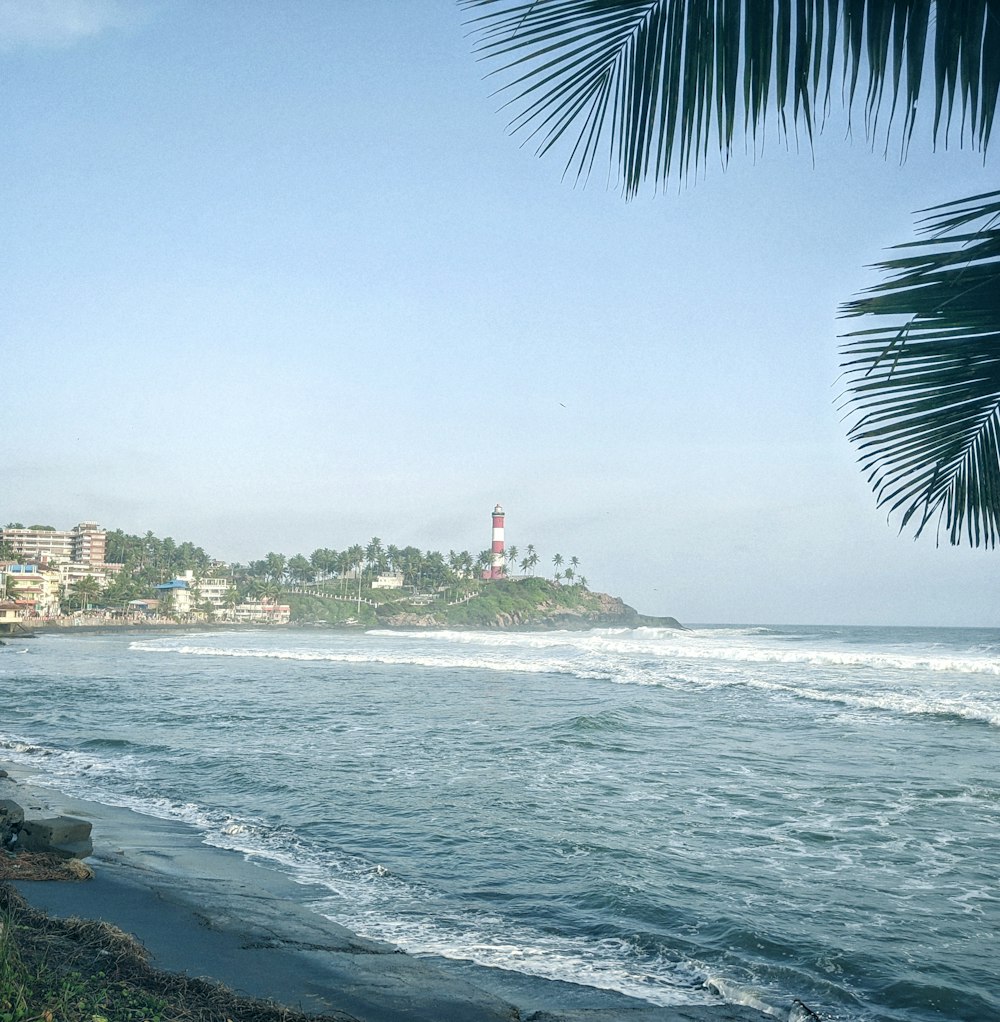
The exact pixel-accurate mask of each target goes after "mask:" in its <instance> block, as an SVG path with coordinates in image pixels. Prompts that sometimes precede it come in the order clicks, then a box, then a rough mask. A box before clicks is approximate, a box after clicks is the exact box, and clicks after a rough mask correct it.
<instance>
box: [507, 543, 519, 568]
mask: <svg viewBox="0 0 1000 1022" xmlns="http://www.w3.org/2000/svg"><path fill="white" fill-rule="evenodd" d="M518 553H519V551H518V549H517V547H516V546H514V545H513V544H511V545H510V546H509V547H507V552H506V557H507V565H508V569H509V567H510V566H511V565H513V566H514V567H515V568H516V567H517V555H518Z"/></svg>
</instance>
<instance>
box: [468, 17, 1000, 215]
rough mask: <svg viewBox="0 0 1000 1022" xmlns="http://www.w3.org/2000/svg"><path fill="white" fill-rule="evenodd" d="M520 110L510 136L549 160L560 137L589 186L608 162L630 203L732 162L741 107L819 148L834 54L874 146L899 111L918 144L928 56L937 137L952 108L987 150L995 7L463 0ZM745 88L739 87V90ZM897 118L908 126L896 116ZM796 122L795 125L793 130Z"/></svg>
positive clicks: (999, 60) (994, 73)
mask: <svg viewBox="0 0 1000 1022" xmlns="http://www.w3.org/2000/svg"><path fill="white" fill-rule="evenodd" d="M459 3H460V4H461V6H462V7H464V8H466V9H468V10H470V11H474V12H475V15H476V16H475V17H473V18H472V20H471V21H470V22H469V24H470V26H471V30H472V34H473V36H474V37H475V38H476V40H477V48H478V51H479V53H480V54H481V56H482V57H483V58H484V59H485V60H488V61H489V62H490V63H491V64H492V65H494V70H493V71H492V72H491V74H493V75H496V76H498V77H499V78H500V79H501V81H502V84H501V86H500V89H499V91H500V93H501V94H502V95H504V96H505V97H506V104H505V105H506V106H507V107H509V108H510V110H511V112H512V113H511V120H510V122H509V127H510V129H511V130H512V131H513V132H514V133H515V134H521V135H523V136H525V138H526V139H527V140H531V141H532V142H533V143H534V144H535V145H536V147H537V150H538V152H539V153H545V152H548V151H549V150H551V149H553V148H554V147H556V146H558V145H560V144H565V145H566V146H567V147H568V155H567V163H566V167H567V171H568V172H573V173H575V175H576V177H577V179H581V178H585V177H586V176H587V175H588V174H589V173H590V172H591V170H592V168H593V166H594V164H595V162H596V161H597V159H598V157H599V156H601V154H604V155H605V156H606V158H607V159H608V160H609V166H610V167H611V168H612V172H613V173H617V175H618V177H619V180H620V183H621V187H622V189H623V191H624V193H625V195H626V196H627V197H631V196H634V195H635V194H636V192H637V191H638V189H639V186H640V184H641V183H642V182H643V181H644V180H645V179H647V178H651V179H652V181H653V183H654V184H662V183H663V182H665V181H666V180H667V179H668V178H669V177H670V176H671V175H672V174H674V173H676V174H678V175H679V176H681V177H683V176H685V175H687V174H688V173H690V171H691V170H692V169H694V168H697V167H698V166H699V165H701V164H703V163H704V162H705V159H706V158H707V153H708V148H709V145H710V143H711V142H712V140H713V139H715V141H716V142H717V144H718V145H719V148H720V150H721V153H722V156H723V159H724V160H726V159H728V157H729V155H730V152H731V150H732V145H733V138H734V133H735V128H736V124H737V122H738V121H739V119H740V115H741V114H742V120H743V126H744V130H745V131H746V132H747V134H748V135H750V136H751V137H752V138H753V139H754V140H755V141H756V139H757V138H758V136H759V135H760V133H761V132H762V131H763V130H764V128H765V125H766V118H767V113H768V111H769V110H772V109H773V110H774V111H775V113H776V114H777V118H778V126H779V131H781V132H783V133H787V132H789V131H790V130H792V128H795V129H798V128H801V129H802V130H803V132H804V133H805V135H806V137H807V138H809V139H811V138H812V135H813V132H814V130H816V129H817V127H818V126H820V125H821V124H822V118H823V115H824V113H825V111H826V110H827V109H828V108H829V100H830V94H831V85H832V82H833V80H834V78H835V75H836V72H835V68H836V66H837V59H836V57H837V54H838V53H839V54H840V56H841V61H840V63H841V76H842V79H843V84H844V87H845V88H844V93H845V101H846V103H847V105H848V108H849V109H850V107H851V106H852V104H853V101H854V98H855V94H856V92H857V90H858V87H859V84H860V83H861V82H862V81H864V83H865V87H864V95H865V101H864V120H865V125H866V130H867V132H868V134H869V135H870V136H871V137H874V136H875V134H876V132H877V131H878V126H879V115H880V112H881V111H882V108H883V104H884V102H888V106H889V112H888V122H887V123H886V124H885V131H886V137H887V138H888V133H889V132H890V131H891V130H892V125H893V123H897V124H898V127H899V133H900V139H901V143H902V146H903V148H904V149H905V147H906V146H907V144H908V143H909V140H910V138H911V136H912V133H913V129H914V124H915V116H916V110H917V98H918V95H919V92H920V87H921V83H922V72H923V68H924V65H925V58H926V57H927V54H928V47H932V50H931V52H933V58H934V117H933V126H932V133H933V137H934V140H935V142H937V141H938V140H939V139H944V140H945V141H947V139H948V137H949V131H950V129H951V126H952V120H953V114H954V113H955V111H956V109H958V110H959V111H960V112H961V118H960V120H961V128H960V140H961V141H963V142H964V141H965V140H966V139H967V140H968V141H969V143H970V144H972V145H973V146H976V147H979V148H981V149H983V150H984V151H985V149H986V147H987V145H988V143H989V138H990V132H991V129H992V125H993V117H994V112H995V109H996V104H997V95H998V91H1000V0H963V2H961V3H958V2H956V0H772V2H767V0H711V2H709V0H459ZM741 79H742V90H740V89H739V88H738V83H739V81H740V80H741ZM900 109H902V117H901V118H897V116H896V115H897V111H898V110H900ZM789 119H790V122H791V128H790V127H789Z"/></svg>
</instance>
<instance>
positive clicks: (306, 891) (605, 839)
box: [0, 627, 1000, 1022]
mask: <svg viewBox="0 0 1000 1022" xmlns="http://www.w3.org/2000/svg"><path fill="white" fill-rule="evenodd" d="M23 649H28V650H29V652H28V653H27V654H23V653H22V652H21V651H22V650H23ZM0 761H5V762H7V763H8V764H21V765H23V766H26V767H29V768H31V769H33V770H39V771H40V773H39V775H38V780H41V781H43V782H45V783H48V784H50V785H52V786H54V787H55V788H57V789H58V790H60V791H62V792H65V793H66V794H68V795H71V796H75V797H81V798H86V799H89V800H92V801H97V802H102V803H105V804H108V805H115V806H125V807H129V808H131V809H134V810H136V811H138V812H139V813H143V814H147V815H150V816H157V817H166V818H172V819H176V820H180V821H184V822H185V823H187V824H189V825H191V826H193V827H195V828H197V830H198V831H199V832H200V834H201V835H202V838H203V840H204V842H205V843H207V844H210V845H214V846H217V847H219V848H224V849H231V850H232V851H233V852H234V853H239V854H242V855H243V856H245V857H246V858H248V859H249V860H250V861H252V862H254V863H257V864H259V866H260V868H261V869H273V870H280V871H282V872H284V873H287V874H290V875H291V876H292V877H293V878H295V879H298V880H301V881H302V891H303V901H304V902H305V903H307V904H308V907H309V908H310V909H311V911H313V912H315V913H316V914H317V916H318V917H322V916H325V917H328V918H330V919H334V920H336V921H337V922H339V923H341V924H344V925H346V926H348V927H350V928H352V929H354V930H355V931H357V932H359V933H361V934H363V935H366V936H371V937H375V938H381V939H386V940H390V941H392V942H394V943H396V944H397V945H398V946H400V947H401V948H403V949H405V950H406V951H408V952H410V953H412V954H421V955H429V956H441V957H445V958H450V959H459V960H463V961H468V962H473V963H477V964H478V965H479V966H484V967H496V968H499V969H504V970H511V971H513V972H516V973H523V974H526V975H529V976H535V977H542V978H548V979H561V980H568V981H571V982H574V983H578V984H582V985H584V986H590V987H599V988H605V989H610V990H617V991H620V992H623V993H626V994H629V995H631V996H634V997H637V998H641V999H643V1000H645V1001H649V1002H652V1003H654V1004H660V1005H670V1004H686V1003H694V1004H697V1003H711V1002H713V1001H716V1002H717V1001H718V1000H719V999H720V998H721V999H725V1000H730V1001H738V1002H743V1003H751V1004H756V1005H758V1006H760V1007H763V1008H765V1009H767V1010H769V1011H771V1012H773V1013H774V1014H775V1015H776V1016H777V1017H779V1018H782V1019H786V1018H789V1017H790V1009H791V1008H792V1005H793V1003H794V1001H795V999H799V1000H801V1001H802V1002H804V1003H805V1004H807V1005H808V1006H809V1007H810V1008H811V1009H812V1010H813V1011H815V1012H817V1013H818V1014H819V1015H820V1016H821V1017H822V1018H823V1019H824V1020H855V1022H901V1020H906V1022H930V1020H951V1019H955V1020H959V1019H961V1020H976V1022H984V1020H990V1019H993V1020H996V1019H1000V938H998V933H1000V884H998V873H1000V781H998V776H997V771H998V767H1000V631H990V630H970V629H898V628H892V629H890V628H819V627H817V628H804V627H787V628H773V627H772V628H764V627H725V628H722V627H711V628H709V627H706V628H697V629H694V630H691V631H674V630H657V629H635V630H614V629H600V630H593V631H587V632H548V633H511V632H505V633H497V632H426V633H425V632H419V633H418V632H412V633H407V632H380V631H375V632H368V633H358V632H330V631H318V630H317V631H294V630H293V631H285V630H281V631H264V630H261V631H219V632H214V633H213V632H190V633H183V632H178V631H170V632H169V633H144V634H141V635H136V634H134V633H128V634H125V633H114V634H99V635H94V634H90V635H79V634H58V635H43V636H42V637H40V638H38V639H35V640H24V641H22V642H20V643H18V642H12V643H10V644H8V645H7V646H5V647H3V649H0ZM98 839H99V835H98ZM317 890H318V891H320V892H321V894H322V896H321V897H318V898H317ZM792 1017H794V1012H793V1013H792Z"/></svg>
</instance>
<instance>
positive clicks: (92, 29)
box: [0, 0, 140, 50]
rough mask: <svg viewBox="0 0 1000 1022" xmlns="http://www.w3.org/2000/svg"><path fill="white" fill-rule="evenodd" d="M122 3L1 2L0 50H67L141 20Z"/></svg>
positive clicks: (115, 0) (114, 0) (102, 0)
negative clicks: (63, 48)
mask: <svg viewBox="0 0 1000 1022" xmlns="http://www.w3.org/2000/svg"><path fill="white" fill-rule="evenodd" d="M139 15H140V9H139V7H138V5H136V4H134V3H131V4H126V3H124V2H122V0H0V50H12V49H16V48H21V47H46V48H52V47H58V48H62V47H67V46H72V45H74V44H75V43H78V42H82V41H83V40H85V39H92V38H94V37H95V36H98V35H100V34H101V33H102V32H107V31H110V30H113V29H118V28H123V27H125V26H126V25H131V24H134V23H135V22H136V21H137V20H138V16H139Z"/></svg>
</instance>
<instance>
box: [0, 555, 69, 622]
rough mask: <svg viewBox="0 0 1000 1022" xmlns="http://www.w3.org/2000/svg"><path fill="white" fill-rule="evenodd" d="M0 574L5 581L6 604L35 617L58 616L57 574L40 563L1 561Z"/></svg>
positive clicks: (58, 587)
mask: <svg viewBox="0 0 1000 1022" xmlns="http://www.w3.org/2000/svg"><path fill="white" fill-rule="evenodd" d="M0 573H2V574H3V575H4V577H5V579H6V587H7V602H8V603H14V604H15V605H16V606H17V607H18V608H20V611H21V613H22V614H32V615H37V616H38V617H57V616H58V615H59V592H60V586H59V572H58V571H57V570H55V569H54V568H48V567H46V566H44V565H41V564H21V563H19V562H16V561H4V562H3V563H2V564H0Z"/></svg>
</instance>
